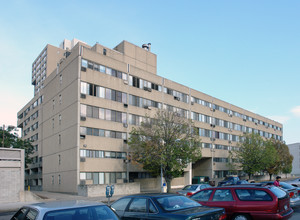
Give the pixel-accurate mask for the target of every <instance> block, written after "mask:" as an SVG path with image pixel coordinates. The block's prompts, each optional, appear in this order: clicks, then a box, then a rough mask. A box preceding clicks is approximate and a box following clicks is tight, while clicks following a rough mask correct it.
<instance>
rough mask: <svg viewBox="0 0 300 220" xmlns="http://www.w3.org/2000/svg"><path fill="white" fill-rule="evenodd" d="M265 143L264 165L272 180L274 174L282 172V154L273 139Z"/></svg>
mask: <svg viewBox="0 0 300 220" xmlns="http://www.w3.org/2000/svg"><path fill="white" fill-rule="evenodd" d="M264 143H265V144H264V145H265V148H264V154H263V156H264V159H263V162H264V166H263V167H264V171H266V172H267V173H268V174H269V176H270V180H272V176H273V175H274V174H277V173H279V172H280V164H279V159H280V156H279V153H278V151H277V149H276V147H275V145H274V141H273V140H272V139H269V140H266V141H265V142H264Z"/></svg>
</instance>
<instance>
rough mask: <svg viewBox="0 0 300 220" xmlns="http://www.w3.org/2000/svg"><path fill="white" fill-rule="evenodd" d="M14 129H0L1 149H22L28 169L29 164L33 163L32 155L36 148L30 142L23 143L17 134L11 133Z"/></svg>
mask: <svg viewBox="0 0 300 220" xmlns="http://www.w3.org/2000/svg"><path fill="white" fill-rule="evenodd" d="M11 129H12V127H8V129H7V130H5V129H3V128H1V129H0V142H1V147H2V146H3V145H4V147H6V148H20V149H24V151H25V167H28V164H30V163H32V160H33V159H32V157H31V155H32V154H33V152H34V147H33V146H32V144H31V143H30V142H29V141H23V140H22V139H20V138H19V137H18V136H16V135H15V134H13V133H11V132H10V131H11ZM3 136H4V144H3Z"/></svg>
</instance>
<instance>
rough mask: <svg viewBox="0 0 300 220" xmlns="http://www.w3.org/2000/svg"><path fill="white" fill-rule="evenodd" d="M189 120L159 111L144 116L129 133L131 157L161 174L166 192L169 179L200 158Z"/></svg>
mask: <svg viewBox="0 0 300 220" xmlns="http://www.w3.org/2000/svg"><path fill="white" fill-rule="evenodd" d="M191 125H192V124H191V121H189V120H187V119H186V118H183V117H180V116H179V115H178V114H177V113H173V112H169V111H164V110H159V111H158V112H157V113H156V114H155V116H154V118H152V119H151V118H149V117H148V116H146V119H145V120H144V122H143V123H142V124H141V126H139V127H134V128H133V129H132V131H131V132H130V134H131V135H130V138H129V145H130V149H131V156H132V160H133V161H136V162H137V163H139V164H141V165H142V167H143V169H145V170H147V171H149V172H151V173H152V174H153V175H154V176H158V175H160V172H161V170H162V173H163V176H164V178H165V180H166V183H167V191H168V192H169V191H170V189H171V181H172V179H173V178H175V177H179V176H181V175H182V174H183V170H184V168H186V167H187V166H188V164H189V163H190V162H195V161H197V160H199V159H200V158H201V145H200V139H199V136H197V135H194V134H193V133H192V131H191V130H192V129H191Z"/></svg>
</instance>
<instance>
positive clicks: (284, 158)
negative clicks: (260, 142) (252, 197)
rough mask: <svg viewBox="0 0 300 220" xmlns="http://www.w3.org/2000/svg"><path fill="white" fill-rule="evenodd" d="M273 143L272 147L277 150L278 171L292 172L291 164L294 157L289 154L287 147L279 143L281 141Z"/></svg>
mask: <svg viewBox="0 0 300 220" xmlns="http://www.w3.org/2000/svg"><path fill="white" fill-rule="evenodd" d="M273 141H274V145H275V147H276V149H277V152H278V155H279V161H278V163H279V167H280V168H279V170H280V172H283V173H286V174H287V173H291V172H292V163H293V159H294V157H293V156H292V155H291V154H290V150H289V147H288V146H287V145H286V144H285V143H283V142H281V141H278V140H277V141H275V140H273Z"/></svg>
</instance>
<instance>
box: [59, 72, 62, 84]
mask: <svg viewBox="0 0 300 220" xmlns="http://www.w3.org/2000/svg"><path fill="white" fill-rule="evenodd" d="M59 84H62V74H60V75H59Z"/></svg>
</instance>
